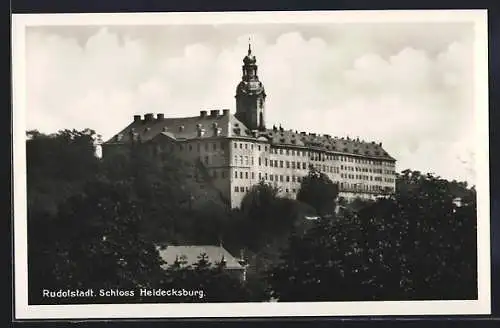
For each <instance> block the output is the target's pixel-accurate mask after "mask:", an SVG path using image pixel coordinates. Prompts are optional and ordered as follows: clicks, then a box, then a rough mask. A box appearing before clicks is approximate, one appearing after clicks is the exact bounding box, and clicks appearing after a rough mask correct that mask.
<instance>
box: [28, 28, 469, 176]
mask: <svg viewBox="0 0 500 328" xmlns="http://www.w3.org/2000/svg"><path fill="white" fill-rule="evenodd" d="M473 33H474V31H473V25H472V24H471V23H450V22H448V23H435V22H434V23H414V22H413V23H371V24H367V23H343V24H325V23H321V24H319V23H318V24H310V23H309V24H304V23H301V24H288V23H287V24H253V25H245V24H233V25H229V26H228V25H175V26H172V25H170V26H169V25H163V26H132V25H129V26H38V27H28V28H27V30H26V75H27V76H26V77H27V82H26V83H27V84H26V92H27V99H26V101H27V102H26V104H27V115H26V116H27V122H26V124H27V129H37V130H39V131H41V132H46V133H51V132H56V131H57V130H59V129H65V128H75V129H84V128H91V129H94V130H96V132H97V133H99V134H101V135H102V136H103V139H104V140H107V139H109V138H110V137H112V136H113V135H114V134H115V133H117V132H119V131H120V130H121V129H122V128H123V127H125V126H126V125H128V124H129V123H130V122H131V121H132V117H133V115H134V114H141V115H142V114H145V113H164V114H165V116H166V117H183V116H195V115H198V114H199V111H200V110H210V109H223V108H228V109H230V110H231V112H232V113H234V112H235V99H234V95H235V91H236V85H237V84H238V82H239V81H240V80H241V65H242V59H243V57H244V56H245V55H246V51H247V48H248V40H249V38H250V40H251V43H252V49H253V53H254V54H255V56H256V58H257V64H258V65H259V71H258V74H259V78H260V80H261V81H262V82H263V84H264V86H265V89H266V93H267V99H266V123H267V126H268V127H270V126H272V125H273V124H276V125H279V124H281V125H282V126H283V128H285V129H293V130H298V131H306V132H315V133H325V134H331V135H335V136H339V137H342V136H344V137H345V136H349V137H359V138H360V139H363V140H366V141H376V142H382V144H383V146H384V148H385V149H386V150H387V151H388V152H389V153H390V154H391V155H392V156H393V157H395V158H396V159H397V170H398V171H400V170H404V169H407V168H410V169H414V170H420V171H422V172H429V173H434V174H437V175H439V176H442V177H444V178H447V179H457V180H461V181H467V182H469V183H470V184H474V183H475V172H474V147H475V145H474V133H475V132H474V124H473V122H474V108H473V105H474V104H473V78H472V75H473V48H472V46H473V41H474V34H473Z"/></svg>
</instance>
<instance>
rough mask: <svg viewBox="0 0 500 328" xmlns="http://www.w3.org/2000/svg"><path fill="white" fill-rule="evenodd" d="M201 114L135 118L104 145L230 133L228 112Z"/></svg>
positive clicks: (186, 138)
mask: <svg viewBox="0 0 500 328" xmlns="http://www.w3.org/2000/svg"><path fill="white" fill-rule="evenodd" d="M202 113H203V114H200V115H199V116H193V117H179V118H164V117H163V115H161V114H159V115H158V117H156V118H155V117H153V114H146V115H145V116H144V118H141V117H140V116H135V117H134V121H133V122H132V123H130V124H129V125H128V126H127V127H125V128H124V129H123V130H122V131H120V132H119V133H117V134H116V135H114V136H113V137H112V138H111V139H110V140H108V141H106V143H108V144H109V143H129V142H131V141H140V142H146V141H149V140H151V139H153V138H155V137H156V136H158V135H160V134H162V135H164V136H167V137H169V138H171V139H175V140H188V139H195V138H207V137H215V136H228V135H230V134H231V133H232V131H230V126H232V125H233V124H230V122H232V121H233V120H235V119H234V117H233V116H232V115H230V114H229V111H226V110H224V112H222V113H221V112H220V111H211V113H210V115H207V113H206V111H202ZM160 115H161V116H160ZM237 123H238V124H237V125H239V126H240V127H241V128H242V131H245V130H246V127H245V126H244V125H243V124H242V123H241V122H239V121H238V122H237Z"/></svg>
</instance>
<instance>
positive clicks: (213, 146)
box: [212, 142, 217, 150]
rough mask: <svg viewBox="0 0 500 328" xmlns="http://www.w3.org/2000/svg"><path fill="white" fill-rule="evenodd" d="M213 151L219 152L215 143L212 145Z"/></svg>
mask: <svg viewBox="0 0 500 328" xmlns="http://www.w3.org/2000/svg"><path fill="white" fill-rule="evenodd" d="M212 149H213V150H217V143H215V142H214V143H213V145H212Z"/></svg>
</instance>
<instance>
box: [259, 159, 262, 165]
mask: <svg viewBox="0 0 500 328" xmlns="http://www.w3.org/2000/svg"><path fill="white" fill-rule="evenodd" d="M261 165H262V159H261V158H260V157H259V166H261Z"/></svg>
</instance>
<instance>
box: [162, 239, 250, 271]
mask: <svg viewBox="0 0 500 328" xmlns="http://www.w3.org/2000/svg"><path fill="white" fill-rule="evenodd" d="M159 253H160V257H161V258H162V259H163V260H164V261H165V262H167V266H170V265H172V264H174V263H175V261H176V259H179V260H180V259H181V257H182V258H183V259H184V260H185V261H186V265H191V266H192V265H194V264H196V263H197V262H198V260H199V257H200V255H201V254H206V255H207V258H208V259H207V260H208V261H209V262H210V263H211V264H212V265H215V264H216V263H219V262H220V261H221V260H224V261H225V262H226V268H227V269H233V270H243V267H242V266H241V264H239V263H238V260H237V259H236V258H234V256H232V255H231V254H230V253H229V252H228V251H227V250H226V249H224V248H223V247H222V246H213V245H203V246H167V247H166V248H165V249H160V250H159Z"/></svg>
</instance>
